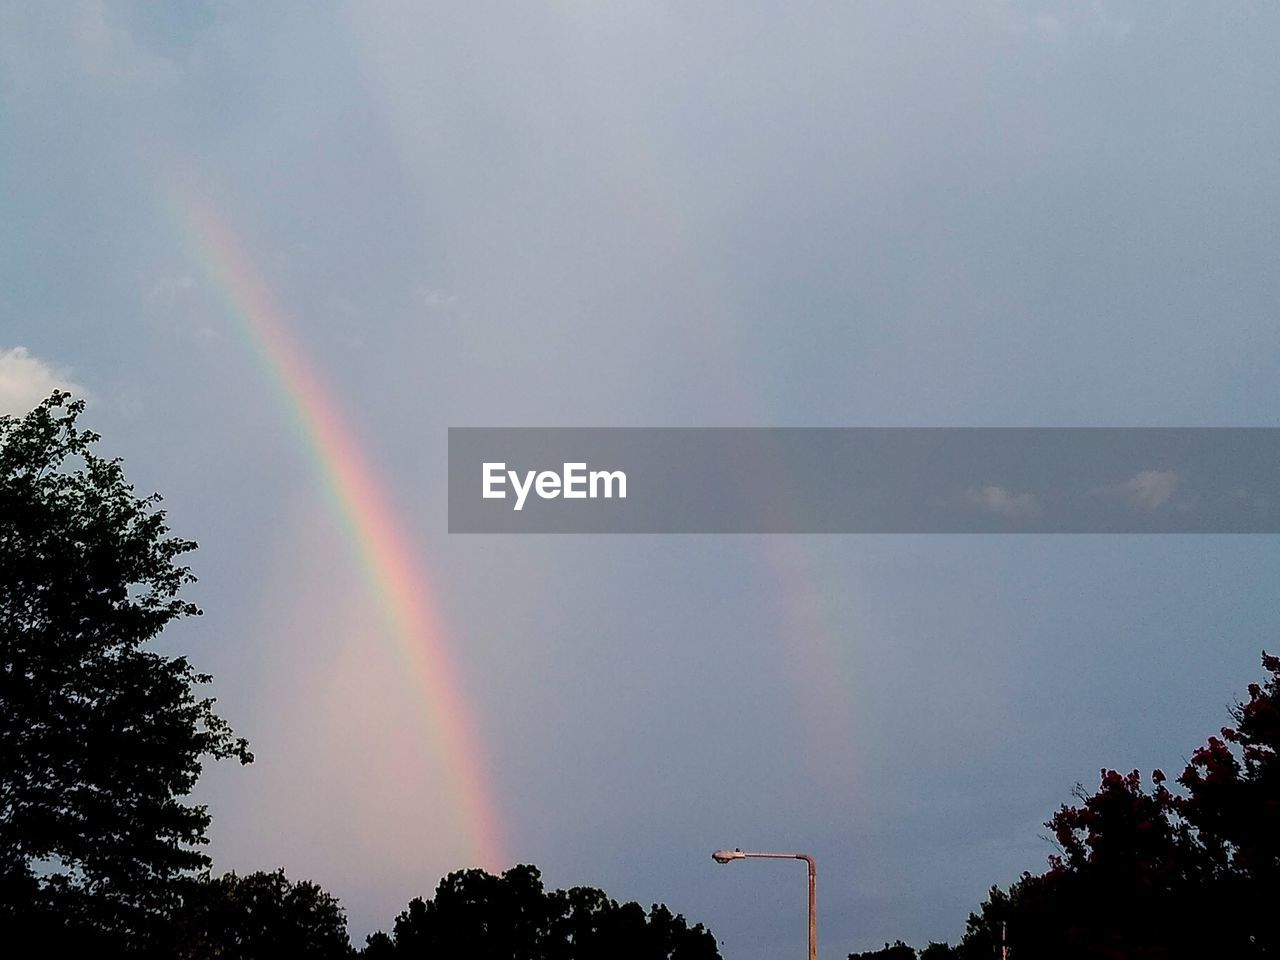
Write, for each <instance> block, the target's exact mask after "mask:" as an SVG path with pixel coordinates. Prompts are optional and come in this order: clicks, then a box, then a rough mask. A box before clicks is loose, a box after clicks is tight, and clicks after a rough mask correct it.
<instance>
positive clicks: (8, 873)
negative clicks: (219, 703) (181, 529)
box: [0, 393, 252, 952]
mask: <svg viewBox="0 0 1280 960" xmlns="http://www.w3.org/2000/svg"><path fill="white" fill-rule="evenodd" d="M83 409H84V405H83V402H81V401H71V400H70V399H69V397H68V395H67V394H65V393H55V394H54V395H53V396H51V397H50V398H49V399H48V400H46V401H45V402H44V403H42V404H41V405H40V406H39V407H37V408H36V409H35V410H33V411H32V412H31V413H29V414H28V415H27V416H26V417H24V418H14V417H0V925H4V926H16V925H17V922H18V920H19V919H21V924H22V928H23V929H32V928H34V927H38V926H39V925H40V923H41V922H42V921H41V918H42V917H44V918H47V922H48V924H49V925H51V926H52V927H54V928H56V929H58V930H61V931H63V932H64V933H67V931H68V930H70V929H73V928H74V929H79V930H82V931H92V932H93V933H85V934H84V935H85V936H87V937H90V938H91V939H93V940H94V941H95V942H96V941H99V940H102V938H103V932H104V931H109V932H112V933H114V934H115V935H116V939H115V940H114V941H113V942H117V943H120V944H124V945H126V946H130V945H131V946H132V947H133V948H137V947H139V945H140V943H141V942H142V940H143V939H144V934H145V931H146V930H147V929H148V928H149V927H150V926H153V925H154V923H153V922H154V921H155V919H156V918H157V917H159V916H160V915H161V914H162V913H163V912H164V911H165V910H166V909H167V908H168V907H170V906H171V905H172V902H173V898H174V896H175V889H176V888H175V884H174V883H173V880H174V878H176V877H178V876H180V875H182V874H184V873H186V872H189V871H193V870H196V869H198V868H200V867H203V866H204V865H205V864H206V863H207V858H206V857H205V856H204V854H203V853H201V852H200V850H199V845H200V844H202V843H203V842H204V841H205V830H206V828H207V827H208V824H209V815H208V813H207V811H206V810H205V809H204V808H203V807H201V806H198V805H194V804H189V803H186V802H184V799H183V798H185V797H186V796H187V795H188V794H189V793H190V791H191V789H192V787H193V786H194V785H195V782H196V779H197V777H198V776H199V774H200V770H201V764H202V761H203V760H204V759H205V758H215V759H219V758H225V757H235V758H237V759H239V760H240V761H241V762H246V763H247V762H249V761H250V760H251V759H252V756H251V755H250V754H249V751H248V748H247V745H246V743H245V741H244V740H241V739H236V738H235V737H234V736H233V735H232V733H231V730H230V729H229V728H228V726H227V724H226V723H225V722H224V721H223V720H222V719H221V718H220V717H219V716H218V715H217V714H216V713H215V712H214V709H213V705H214V704H213V700H212V699H211V698H207V697H204V698H202V697H199V696H198V695H197V693H196V688H197V687H199V686H200V685H202V684H205V683H207V682H209V680H210V678H209V677H208V676H206V675H204V674H201V673H198V672H196V670H195V669H194V668H193V667H192V666H191V664H190V663H188V662H187V660H186V659H185V658H183V657H165V656H163V655H161V654H159V653H156V652H155V651H153V650H150V649H148V647H147V644H148V641H150V640H152V639H154V638H155V637H156V635H157V634H159V633H160V631H161V630H162V629H163V628H164V627H165V626H166V625H167V624H168V623H170V622H171V621H173V620H175V619H178V618H182V617H187V616H194V615H197V614H199V613H200V611H199V610H198V609H197V608H196V607H195V605H194V604H192V603H190V602H189V601H187V600H184V599H183V598H182V597H181V595H180V594H181V591H182V588H183V587H184V586H186V585H187V584H188V583H190V582H191V581H192V580H193V579H194V578H193V577H192V575H191V572H190V571H189V569H188V568H187V567H186V566H183V565H182V564H181V563H180V562H179V561H180V558H181V557H182V555H183V554H185V553H187V552H189V551H190V550H192V549H193V548H194V546H195V544H193V543H192V542H190V541H188V540H183V539H180V538H177V537H172V536H169V529H168V527H167V526H166V525H165V517H164V513H163V512H162V511H161V510H160V509H158V503H159V497H158V496H151V497H144V498H139V497H137V496H135V495H134V492H133V488H132V487H131V486H130V485H129V484H128V483H127V482H126V480H125V477H124V473H123V470H122V468H121V466H120V462H119V461H118V460H108V459H104V458H102V457H100V456H98V455H97V454H96V453H95V452H94V450H93V445H94V443H95V442H96V441H97V440H98V437H97V436H96V435H95V434H93V433H90V432H88V431H82V430H79V429H78V428H77V427H76V419H77V417H78V416H79V415H80V414H81V412H82V411H83ZM68 935H69V934H68ZM105 949H106V947H105V946H104V947H102V950H105ZM122 949H123V947H122ZM99 952H101V950H100V951H99Z"/></svg>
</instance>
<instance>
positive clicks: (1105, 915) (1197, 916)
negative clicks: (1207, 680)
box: [849, 653, 1280, 960]
mask: <svg viewBox="0 0 1280 960" xmlns="http://www.w3.org/2000/svg"><path fill="white" fill-rule="evenodd" d="M1262 665H1263V668H1264V669H1265V670H1266V671H1267V673H1269V674H1270V676H1269V677H1268V678H1267V679H1266V680H1265V682H1263V683H1252V684H1250V685H1249V687H1248V699H1247V700H1243V701H1238V702H1237V703H1236V704H1235V705H1234V706H1233V707H1232V708H1231V710H1230V714H1231V724H1230V725H1229V726H1226V727H1223V728H1222V730H1221V731H1220V736H1217V737H1210V738H1209V739H1208V742H1207V743H1206V744H1205V745H1204V746H1202V747H1200V748H1199V749H1197V750H1196V751H1195V752H1194V753H1193V754H1192V755H1191V760H1190V762H1189V763H1188V764H1187V765H1186V767H1185V769H1184V770H1183V771H1182V773H1181V775H1179V776H1178V778H1177V780H1176V781H1175V782H1174V783H1173V784H1172V785H1171V784H1170V783H1169V781H1168V779H1167V778H1166V777H1165V775H1164V773H1163V772H1162V771H1160V770H1156V771H1154V772H1153V773H1152V775H1151V780H1150V785H1147V784H1145V783H1144V782H1143V780H1142V777H1141V776H1140V775H1139V773H1138V771H1136V770H1134V771H1133V772H1131V773H1129V774H1127V775H1122V774H1120V773H1118V772H1117V771H1115V770H1103V771H1102V778H1101V782H1100V783H1099V786H1098V789H1097V790H1096V791H1095V792H1093V793H1086V792H1085V791H1084V790H1083V789H1079V788H1078V789H1077V793H1076V798H1075V800H1076V802H1075V803H1073V804H1064V805H1063V806H1062V807H1061V808H1060V809H1059V810H1058V812H1057V813H1056V814H1054V815H1053V817H1052V819H1050V820H1049V821H1047V822H1046V824H1045V826H1046V827H1048V828H1049V830H1050V831H1051V832H1052V834H1053V839H1054V841H1055V843H1056V845H1057V849H1058V852H1057V853H1056V854H1054V855H1053V856H1051V857H1050V858H1049V866H1048V869H1047V870H1046V871H1045V872H1044V873H1041V874H1037V875H1032V874H1030V873H1026V874H1023V876H1022V878H1021V879H1020V880H1018V881H1017V882H1016V883H1014V884H1013V885H1012V886H1010V887H1009V888H1007V889H1000V888H998V887H993V888H992V889H991V893H990V895H989V896H988V897H987V899H986V900H985V901H984V902H983V903H982V905H981V906H980V907H979V908H978V911H977V912H976V913H974V914H971V915H970V916H969V921H968V924H967V927H966V931H965V934H964V937H963V939H962V940H961V942H960V943H959V944H957V945H956V946H949V945H947V944H945V943H942V944H938V943H934V944H929V945H927V946H926V947H925V948H924V949H922V950H920V951H919V953H918V954H917V951H915V950H914V949H912V948H911V947H910V946H908V945H906V944H905V943H903V942H902V941H897V942H895V943H893V944H885V946H884V947H883V948H882V949H880V950H872V951H868V952H865V953H854V954H850V955H849V956H850V960H916V958H917V956H918V957H919V958H920V960H947V958H956V960H990V958H992V957H998V956H1000V954H1001V949H1002V948H1007V950H1008V956H1009V957H1010V958H1012V960H1019V958H1036V960H1089V958H1098V960H1110V958H1116V960H1131V958H1166V960H1181V958H1187V960H1190V958H1198V960H1199V958H1205V957H1230V958H1233V960H1244V958H1250V960H1252V958H1273V957H1280V657H1273V656H1268V655H1267V654H1265V653H1264V654H1263V655H1262Z"/></svg>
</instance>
